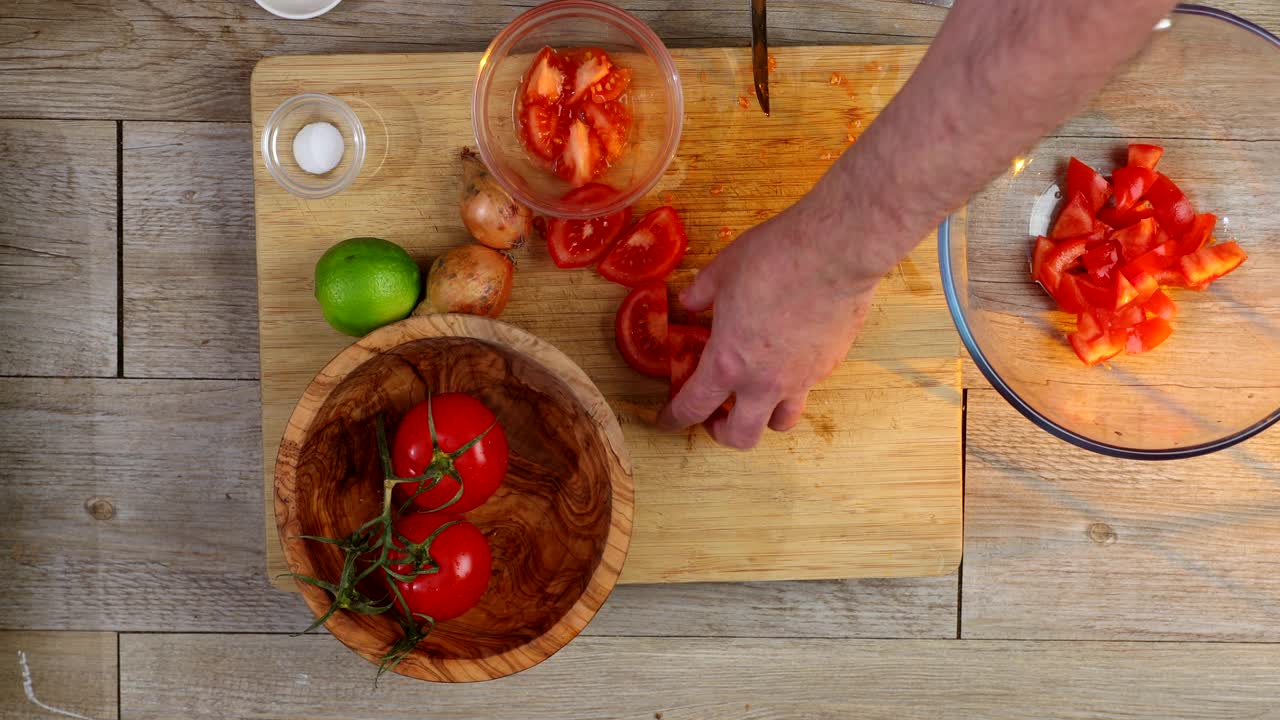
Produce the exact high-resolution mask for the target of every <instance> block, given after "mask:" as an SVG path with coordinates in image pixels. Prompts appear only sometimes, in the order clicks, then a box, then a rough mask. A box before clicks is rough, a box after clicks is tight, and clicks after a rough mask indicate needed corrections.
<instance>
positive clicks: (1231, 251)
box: [1179, 240, 1249, 286]
mask: <svg viewBox="0 0 1280 720" xmlns="http://www.w3.org/2000/svg"><path fill="white" fill-rule="evenodd" d="M1247 259H1249V256H1248V255H1247V254H1245V251H1244V250H1243V249H1242V248H1241V247H1240V245H1238V244H1237V243H1236V241H1234V240H1232V241H1230V242H1224V243H1219V244H1217V245H1210V246H1208V247H1203V248H1200V249H1199V250H1197V251H1195V252H1193V253H1191V254H1190V255H1186V256H1184V257H1183V258H1182V259H1181V260H1180V261H1179V264H1180V269H1181V270H1182V274H1183V275H1184V276H1185V277H1186V278H1187V282H1189V283H1191V285H1192V286H1196V285H1207V284H1209V283H1211V282H1213V281H1214V280H1217V279H1218V278H1220V277H1222V276H1223V275H1226V274H1227V273H1229V272H1231V271H1232V270H1235V269H1236V268H1238V267H1240V264H1241V263H1243V262H1244V261H1245V260H1247Z"/></svg>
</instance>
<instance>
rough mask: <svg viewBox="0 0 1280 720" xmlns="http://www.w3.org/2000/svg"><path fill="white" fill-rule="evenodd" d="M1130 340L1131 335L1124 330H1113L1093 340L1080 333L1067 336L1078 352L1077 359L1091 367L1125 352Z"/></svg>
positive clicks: (1072, 346) (1072, 347)
mask: <svg viewBox="0 0 1280 720" xmlns="http://www.w3.org/2000/svg"><path fill="white" fill-rule="evenodd" d="M1128 339H1129V333H1128V332H1127V331H1126V330H1125V329H1124V328H1113V329H1111V330H1108V331H1106V332H1103V333H1100V334H1099V335H1098V336H1097V337H1092V338H1090V337H1085V336H1084V335H1083V334H1081V333H1080V332H1073V333H1071V334H1070V335H1068V336H1067V340H1068V341H1069V342H1070V343H1071V349H1073V350H1075V351H1076V357H1078V358H1080V360H1081V361H1082V362H1084V364H1085V365H1088V366H1089V367H1093V366H1094V365H1097V364H1098V363H1100V362H1104V361H1106V360H1110V359H1111V358H1113V357H1115V356H1117V355H1119V354H1120V353H1122V352H1124V347H1125V343H1127V342H1128Z"/></svg>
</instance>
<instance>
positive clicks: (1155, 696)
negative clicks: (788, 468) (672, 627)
mask: <svg viewBox="0 0 1280 720" xmlns="http://www.w3.org/2000/svg"><path fill="white" fill-rule="evenodd" d="M267 668H270V671H269V672H264V669H267ZM192 678H201V679H202V680H203V682H198V683H193V682H192ZM372 679H373V667H372V666H371V665H369V664H367V663H365V662H364V661H363V660H360V659H359V658H357V657H356V656H355V655H353V654H352V653H350V652H349V651H348V650H346V649H345V648H343V647H342V646H341V645H339V644H338V643H337V642H335V641H334V640H333V639H332V638H327V637H303V638H284V637H279V636H262V635H164V636H158V635H125V636H123V637H121V707H122V712H123V713H124V714H125V715H127V716H128V717H130V718H137V719H138V720H145V719H147V718H169V717H214V716H217V717H224V716H249V715H252V716H253V717H255V718H263V719H264V720H265V719H267V718H281V719H284V718H289V719H291V720H292V719H293V718H302V717H305V718H345V717H356V716H360V717H363V716H365V715H368V714H369V707H370V702H371V698H374V697H376V700H375V701H374V702H376V703H377V708H378V709H377V716H378V717H380V718H387V720H393V719H395V718H405V719H406V720H408V719H410V718H420V717H423V715H424V714H426V715H428V716H430V717H431V718H433V719H435V718H477V717H482V718H488V719H491V720H502V719H503V718H513V719H515V718H518V719H519V720H537V719H538V718H565V717H577V718H587V717H590V718H629V719H632V720H650V719H657V720H681V719H686V718H698V719H699V720H716V719H719V718H724V719H726V720H728V719H730V718H732V719H733V720H740V719H742V718H759V719H761V720H763V719H765V718H823V719H834V718H847V717H858V718H868V719H890V718H891V719H892V720H914V719H919V720H950V719H952V718H955V719H963V720H969V719H970V718H975V717H981V718H991V719H992V720H998V719H999V718H1009V719H1014V718H1016V719H1019V720H1021V719H1022V718H1045V719H1046V720H1047V719H1051V718H1064V719H1065V718H1071V719H1077V718H1082V717H1125V718H1135V719H1137V718H1151V719H1152V720H1165V719H1166V718H1171V717H1177V718H1183V719H1186V720H1208V719H1210V718H1213V719H1219V720H1226V719H1227V718H1232V719H1234V718H1241V717H1256V718H1274V717H1277V709H1276V705H1275V698H1276V696H1277V694H1278V693H1280V651H1277V647H1276V646H1274V645H1256V644H1244V645H1231V644H1212V645H1199V644H1183V643H1054V642H990V641H988V642H983V641H956V640H932V641H928V640H922V641H914V640H896V641H877V640H863V641H848V640H825V641H819V640H690V639H681V638H647V639H637V638H580V639H578V640H576V641H575V642H574V643H572V644H571V645H569V646H568V647H567V648H565V649H564V650H563V651H561V652H560V654H558V655H556V656H555V657H553V658H551V659H550V660H548V661H546V662H545V663H543V664H542V665H539V666H537V667H535V668H532V669H530V670H528V671H525V672H524V673H521V674H519V675H516V676H513V677H509V678H505V679H503V680H501V681H498V682H491V683H473V684H464V685H438V684H430V683H422V682H418V681H414V680H408V679H406V678H402V677H399V676H387V677H385V678H384V679H383V680H382V682H381V683H380V690H379V691H378V692H377V693H376V695H372V694H371V693H373V692H374V691H373V689H372V687H371V686H372Z"/></svg>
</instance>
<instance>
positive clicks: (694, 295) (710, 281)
mask: <svg viewBox="0 0 1280 720" xmlns="http://www.w3.org/2000/svg"><path fill="white" fill-rule="evenodd" d="M716 268H717V263H716V261H714V260H712V261H711V264H710V265H707V266H706V267H704V268H702V269H701V270H699V271H698V274H697V275H695V276H694V278H693V284H692V285H690V286H689V287H687V288H685V289H684V291H683V292H681V293H680V304H681V305H683V306H684V309H685V310H688V311H689V312H694V313H696V312H702V311H703V310H706V309H707V308H709V307H711V303H712V302H714V301H715V298H716Z"/></svg>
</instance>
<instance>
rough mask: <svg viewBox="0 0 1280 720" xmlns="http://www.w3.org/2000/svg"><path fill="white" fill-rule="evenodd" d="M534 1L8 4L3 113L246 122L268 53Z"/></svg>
mask: <svg viewBox="0 0 1280 720" xmlns="http://www.w3.org/2000/svg"><path fill="white" fill-rule="evenodd" d="M1255 1H1257V2H1261V1H1262V0H1255ZM538 4H539V3H538V2H534V1H533V0H519V1H518V2H514V3H498V2H493V1H486V2H479V3H469V2H456V1H453V2H443V3H439V2H437V3H429V4H422V3H404V2H398V1H397V0H361V2H359V3H354V4H353V3H344V4H342V5H340V6H339V7H337V8H335V9H334V10H333V11H332V12H330V13H328V14H327V15H324V16H322V17H319V18H315V19H312V20H307V21H306V22H297V21H290V20H282V19H280V18H276V17H274V16H272V15H270V14H268V13H267V12H266V11H265V10H262V9H261V8H259V7H258V6H256V5H254V4H253V3H250V2H244V1H243V0H200V1H199V2H189V1H188V0H159V1H156V0H150V1H148V0H122V1H117V2H82V3H49V2H44V1H43V0H5V2H4V3H3V4H0V73H2V74H3V75H4V76H5V77H6V78H7V79H9V80H10V81H9V82H6V83H5V84H4V85H3V86H0V116H16V117H41V118H46V117H66V118H123V119H129V120H221V121H228V120H231V121H244V120H248V119H249V87H248V84H247V80H248V78H249V74H250V72H251V71H252V70H253V66H254V64H255V63H256V62H257V61H258V60H259V59H261V58H262V57H265V56H273V55H298V54H317V53H404V52H441V51H449V50H471V51H479V50H483V49H484V48H485V46H486V45H488V44H489V41H490V40H492V39H493V37H494V36H495V35H497V34H498V32H499V31H500V30H502V28H503V27H504V26H505V25H506V24H507V23H509V22H511V21H512V20H513V19H515V18H516V16H517V15H519V14H520V13H521V12H524V11H525V10H527V9H529V8H531V7H534V6H536V5H538ZM625 7H626V9H627V10H629V11H631V12H633V13H635V14H636V15H637V16H639V17H640V18H641V19H642V20H644V21H645V22H646V23H648V24H649V25H650V26H651V27H653V29H654V30H655V31H656V32H657V33H658V35H659V36H660V37H662V38H663V39H664V40H665V41H666V42H667V43H669V44H670V45H671V46H673V47H693V46H698V47H709V46H722V45H731V46H733V45H736V46H745V45H746V44H748V43H749V42H750V37H751V35H750V33H751V25H750V20H749V18H748V15H747V14H746V12H744V11H743V9H742V7H741V3H738V2H734V1H733V0H700V2H698V3H694V4H690V5H683V6H681V7H672V6H670V4H669V3H665V2H661V1H659V0H642V1H641V2H628V3H625ZM769 11H770V28H769V37H770V40H771V41H772V42H773V43H774V44H775V45H778V46H782V45H788V44H790V45H794V44H800V43H806V44H813V43H875V42H895V43H903V42H913V41H915V42H923V41H924V40H925V39H926V38H928V37H929V36H932V35H933V33H934V32H935V31H936V29H937V27H938V25H939V23H940V22H941V19H942V17H943V12H942V11H941V10H938V9H936V8H931V7H923V6H920V5H915V4H912V3H909V2H906V0H859V1H858V2H853V3H849V2H838V1H835V0H824V1H823V2H820V3H817V4H813V3H804V2H797V1H796V0H789V1H788V2H785V3H783V2H779V3H777V4H776V5H772V6H770V9H769ZM729 18H735V19H736V20H730V19H729ZM816 18H821V22H815V19H816Z"/></svg>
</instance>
